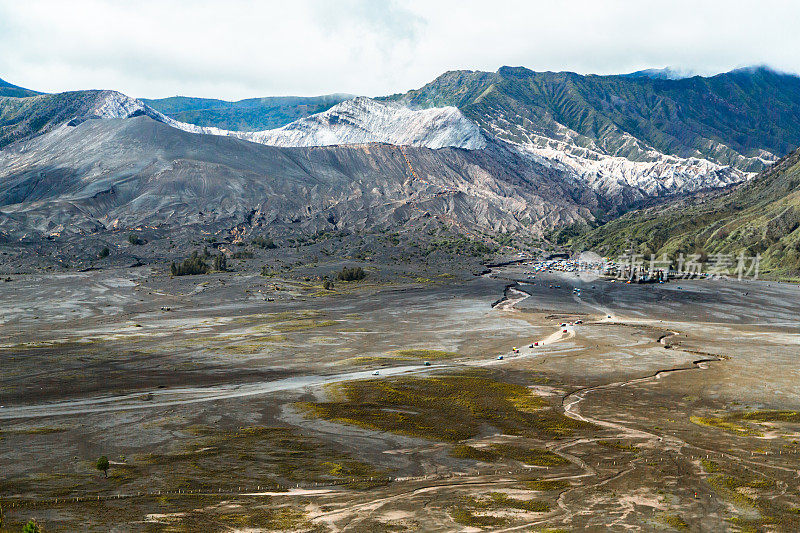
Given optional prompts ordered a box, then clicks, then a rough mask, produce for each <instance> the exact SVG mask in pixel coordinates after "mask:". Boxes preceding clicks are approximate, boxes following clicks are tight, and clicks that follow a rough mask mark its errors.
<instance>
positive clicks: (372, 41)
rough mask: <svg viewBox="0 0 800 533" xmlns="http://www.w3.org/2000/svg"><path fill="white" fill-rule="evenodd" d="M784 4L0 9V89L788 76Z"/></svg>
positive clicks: (787, 5) (230, 95)
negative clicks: (530, 76)
mask: <svg viewBox="0 0 800 533" xmlns="http://www.w3.org/2000/svg"><path fill="white" fill-rule="evenodd" d="M798 22H800V2H794V1H788V0H787V1H771V0H751V1H748V2H740V1H736V0H724V1H711V0H693V1H683V0H659V1H653V2H647V1H645V0H632V1H621V0H620V1H603V0H536V1H535V0H527V1H526V0H520V1H510V0H481V1H472V0H443V1H436V0H420V1H416V0H411V1H399V0H398V1H392V0H327V1H302V0H282V1H275V2H273V1H245V0H225V1H222V0H220V1H216V2H211V1H202V0H185V1H177V0H176V1H168V0H159V1H150V0H137V1H135V2H124V1H122V0H120V1H111V0H108V1H100V0H94V1H93V0H59V1H37V0H23V1H20V0H0V51H1V52H0V78H2V79H5V80H6V81H9V82H11V83H14V84H17V85H21V86H24V87H28V88H31V89H37V90H41V91H47V92H57V91H65V90H73V89H89V88H103V89H106V88H107V89H117V90H120V91H122V92H125V93H127V94H130V95H132V96H137V97H164V96H171V95H176V94H180V95H187V96H206V97H215V98H224V99H239V98H247V97H254V96H269V95H288V94H293V95H315V94H325V93H333V92H346V93H354V94H363V95H370V96H375V95H383V94H390V93H395V92H402V91H406V90H408V89H412V88H417V87H420V86H422V85H424V84H425V83H426V82H428V81H430V80H432V79H433V78H435V77H436V76H437V75H439V74H441V73H442V72H444V71H447V70H454V69H470V70H490V71H495V70H497V69H498V68H499V67H500V66H503V65H513V66H525V67H528V68H530V69H533V70H571V71H575V72H580V73H598V74H608V73H620V72H630V71H634V70H639V69H643V68H648V67H659V68H660V67H664V66H673V67H680V68H684V69H690V70H693V71H696V72H699V73H716V72H722V71H726V70H730V69H732V68H735V67H738V66H744V65H751V64H769V65H771V66H773V67H776V68H778V69H781V70H787V71H791V72H800V31H798Z"/></svg>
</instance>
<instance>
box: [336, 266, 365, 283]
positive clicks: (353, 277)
mask: <svg viewBox="0 0 800 533" xmlns="http://www.w3.org/2000/svg"><path fill="white" fill-rule="evenodd" d="M336 277H337V279H339V280H341V281H358V280H361V279H364V278H366V277H367V273H366V272H364V269H363V268H361V267H353V268H350V267H344V268H342V271H341V272H339V273H338V274H337V275H336Z"/></svg>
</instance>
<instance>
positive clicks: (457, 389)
mask: <svg viewBox="0 0 800 533" xmlns="http://www.w3.org/2000/svg"><path fill="white" fill-rule="evenodd" d="M302 405H303V407H304V408H305V409H306V410H307V412H308V413H309V414H310V415H312V416H317V417H320V418H324V419H327V420H333V421H337V422H342V423H347V424H354V425H358V426H361V427H366V428H370V429H376V430H379V431H391V432H394V433H400V434H404V435H411V436H415V437H422V438H426V439H432V440H440V441H450V442H457V441H461V440H465V439H469V438H472V437H475V436H476V435H478V434H480V433H481V431H482V429H483V428H485V427H486V426H487V425H489V426H492V427H494V428H497V430H499V431H500V432H502V433H505V434H509V435H521V436H530V437H538V438H559V437H565V436H569V435H572V434H573V433H574V432H575V431H576V430H588V429H590V428H592V427H593V426H592V425H591V424H587V423H584V422H580V421H576V420H573V419H571V418H568V417H566V416H564V415H563V414H561V413H559V412H556V411H555V410H554V409H552V408H549V407H544V406H546V405H547V404H546V403H544V402H543V400H542V399H541V398H539V397H538V396H535V395H534V394H532V393H531V391H530V390H528V389H527V388H526V387H523V386H521V385H514V384H510V383H505V382H501V381H497V380H494V379H491V378H490V377H488V376H487V375H485V373H483V372H477V373H468V374H461V375H448V376H441V377H424V378H419V377H407V378H399V379H394V380H368V381H354V382H348V383H344V384H340V385H339V386H338V387H337V399H336V400H335V401H329V402H313V403H306V404H302Z"/></svg>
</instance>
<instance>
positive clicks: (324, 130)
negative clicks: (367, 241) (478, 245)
mask: <svg viewBox="0 0 800 533" xmlns="http://www.w3.org/2000/svg"><path fill="white" fill-rule="evenodd" d="M0 95H2V96H0V232H2V233H0V236H2V237H3V238H5V239H6V240H7V241H12V240H15V239H19V238H36V236H37V235H38V236H40V237H41V236H48V235H49V236H51V237H52V236H54V235H55V236H59V237H61V238H64V236H67V235H88V234H100V233H102V232H108V231H119V230H123V229H126V228H134V227H142V226H144V225H147V226H152V227H160V228H169V227H177V226H181V227H183V226H186V225H195V226H198V227H206V226H209V227H210V226H214V227H215V228H217V229H221V228H225V227H227V228H233V227H241V225H242V224H244V225H245V226H248V227H249V228H250V230H251V231H255V229H256V228H259V227H261V228H262V229H263V228H268V227H279V226H280V227H283V228H284V229H285V230H286V231H320V230H323V229H326V228H327V229H331V228H338V229H342V228H350V229H360V230H368V229H374V228H381V229H383V230H385V229H387V228H401V229H402V228H404V227H408V226H409V225H413V224H415V223H416V222H415V221H417V222H418V221H424V220H426V219H428V218H430V217H435V219H436V220H439V221H440V222H441V223H444V224H447V225H449V226H450V227H453V228H457V229H459V230H462V231H464V232H469V233H471V234H487V235H492V234H498V233H502V232H522V233H525V234H528V235H531V236H533V237H536V238H538V237H541V236H542V235H544V234H545V233H546V232H547V231H548V230H549V229H551V228H553V227H557V226H563V225H568V224H572V223H575V222H586V223H588V224H591V225H596V224H597V223H598V222H604V221H607V220H610V219H613V218H615V217H617V216H619V215H621V214H623V213H625V212H626V211H629V210H630V209H633V208H636V207H639V206H642V205H644V204H646V203H649V202H652V201H653V200H654V199H663V198H665V197H677V198H681V197H684V196H685V195H693V194H694V195H697V194H705V191H708V190H712V189H717V188H730V187H735V186H736V184H741V183H744V182H747V181H748V180H750V179H752V178H753V176H755V175H756V174H757V173H758V172H761V171H764V170H765V169H768V168H770V166H771V165H772V164H773V163H774V162H775V161H776V160H778V159H779V158H780V157H783V156H785V155H787V154H788V153H790V152H791V151H792V150H793V149H795V148H796V147H797V146H798V145H800V78H798V77H797V76H794V75H788V74H783V73H778V72H775V71H772V70H770V69H768V68H764V67H756V68H748V69H739V70H735V71H731V72H728V73H724V74H719V75H716V76H711V77H701V76H691V77H684V76H681V75H677V74H674V73H673V74H670V73H664V72H663V71H659V72H656V71H643V72H640V73H633V74H628V75H619V76H596V75H579V74H575V73H569V72H534V71H531V70H528V69H524V68H518V67H514V68H512V67H503V68H501V69H499V70H498V71H497V72H474V71H453V72H447V73H445V74H443V75H442V76H440V77H438V78H437V79H435V80H434V81H432V82H431V83H429V84H427V85H425V86H423V87H421V88H420V89H417V90H412V91H409V92H407V93H403V94H397V95H392V96H387V97H382V98H366V97H357V98H350V97H349V95H329V96H322V97H311V98H299V97H298V98H295V97H280V98H262V99H251V100H244V101H240V102H224V101H220V100H210V99H195V98H184V97H175V98H169V99H161V100H137V99H135V98H132V97H129V96H126V95H124V94H121V93H118V92H115V91H107V90H92V91H72V92H67V93H58V94H42V93H38V92H36V91H32V90H28V89H23V88H21V87H17V86H14V85H11V84H8V83H6V82H0ZM262 128H263V129H262Z"/></svg>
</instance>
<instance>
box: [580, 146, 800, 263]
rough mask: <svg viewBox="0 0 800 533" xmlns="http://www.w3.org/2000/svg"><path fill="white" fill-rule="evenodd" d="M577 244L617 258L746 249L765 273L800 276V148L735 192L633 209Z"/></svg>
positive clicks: (730, 252)
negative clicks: (632, 253) (631, 252)
mask: <svg viewBox="0 0 800 533" xmlns="http://www.w3.org/2000/svg"><path fill="white" fill-rule="evenodd" d="M572 244H573V245H574V246H575V247H577V248H589V249H593V250H596V251H598V252H600V253H602V254H605V255H611V256H615V255H618V254H621V253H622V252H624V251H625V250H626V249H629V248H632V249H634V250H636V251H638V252H639V253H643V254H645V255H646V256H647V255H649V254H651V253H655V254H657V255H659V256H660V255H661V254H663V253H667V254H669V255H670V256H673V257H674V256H677V254H678V253H681V252H682V253H684V254H689V253H700V254H704V255H708V256H710V255H712V254H716V253H724V254H734V255H737V254H739V253H740V252H741V251H744V252H745V253H746V254H748V255H755V254H761V256H762V261H761V272H762V273H763V274H766V275H769V276H772V277H792V278H797V277H800V151H796V152H794V153H792V154H791V155H789V156H787V157H785V158H784V159H782V160H781V161H779V162H778V163H777V164H776V165H775V166H774V167H772V168H770V169H769V170H767V171H765V172H763V173H762V174H760V175H758V176H757V177H756V178H754V179H753V180H752V181H751V182H749V183H746V184H744V185H740V186H738V187H737V188H735V189H734V190H730V191H717V192H715V193H711V194H709V195H708V196H706V197H704V198H696V197H695V198H684V199H681V200H679V201H677V202H673V203H670V204H668V205H663V206H657V207H651V208H649V209H645V210H642V211H637V212H632V213H628V214H627V215H625V216H622V217H620V218H618V219H616V220H613V221H611V222H609V223H607V224H605V225H603V226H600V227H599V228H596V229H594V230H592V231H590V232H589V233H587V234H585V235H583V236H580V237H577V238H574V239H573V243H572Z"/></svg>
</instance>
